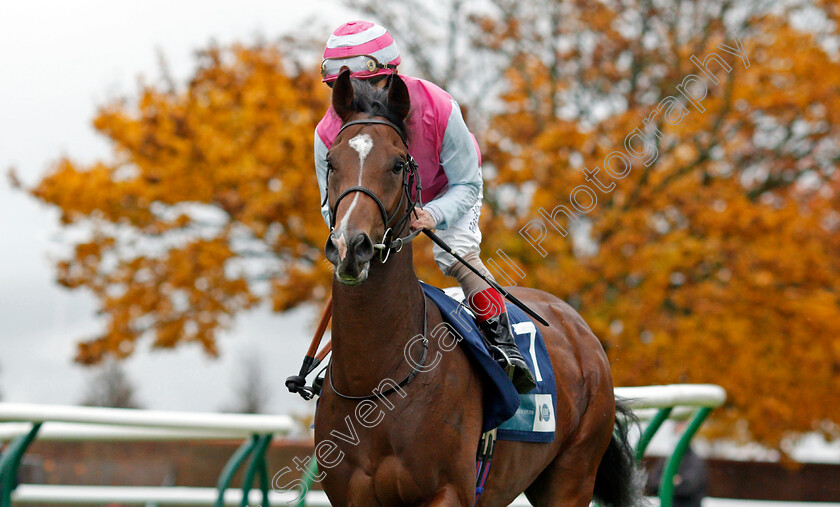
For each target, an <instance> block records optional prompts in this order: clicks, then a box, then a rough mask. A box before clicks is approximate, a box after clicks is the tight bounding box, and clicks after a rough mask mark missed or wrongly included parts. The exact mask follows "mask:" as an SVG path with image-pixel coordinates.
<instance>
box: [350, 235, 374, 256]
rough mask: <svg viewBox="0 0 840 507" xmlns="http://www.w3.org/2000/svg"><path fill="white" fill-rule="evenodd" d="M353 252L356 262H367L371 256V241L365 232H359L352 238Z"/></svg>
mask: <svg viewBox="0 0 840 507" xmlns="http://www.w3.org/2000/svg"><path fill="white" fill-rule="evenodd" d="M353 254H354V256H355V257H356V262H368V261H369V260H371V259H372V258H373V241H371V239H370V236H368V235H367V233H364V232H363V233H361V234H359V235H358V236H356V237H355V238H353Z"/></svg>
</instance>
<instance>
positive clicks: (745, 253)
mask: <svg viewBox="0 0 840 507" xmlns="http://www.w3.org/2000/svg"><path fill="white" fill-rule="evenodd" d="M631 3H633V2H631ZM590 4H591V3H590ZM580 5H583V4H582V3H581V4H580ZM698 5H699V4H698ZM604 9H606V8H605V7H601V8H598V9H592V10H590V9H588V8H583V9H582V10H580V11H574V10H573V11H572V12H566V16H567V17H565V18H564V26H566V27H568V29H569V30H575V31H576V32H577V34H576V36H578V37H585V36H591V37H592V40H594V43H593V45H592V51H591V52H590V53H589V54H579V53H577V51H578V50H579V49H580V48H579V47H574V46H573V49H570V50H569V52H568V53H565V54H561V58H560V61H561V62H562V63H561V66H562V69H564V70H561V71H559V72H558V73H555V75H556V80H557V82H552V80H551V77H550V76H551V75H552V72H551V70H550V69H549V68H548V65H549V63H547V62H546V60H545V59H544V58H541V57H540V55H533V54H530V53H529V52H528V51H527V50H523V51H522V53H521V54H516V55H515V59H518V60H520V61H522V62H523V65H520V66H518V67H515V68H511V69H510V70H509V73H508V75H507V79H508V82H509V84H510V88H509V91H508V92H507V94H506V95H505V97H504V99H505V102H506V105H505V109H506V110H505V112H504V113H502V114H500V115H498V116H496V117H495V118H493V122H492V126H491V130H490V132H489V133H488V135H487V140H488V143H486V144H487V146H486V147H485V148H486V150H485V151H486V157H485V160H486V161H487V162H488V165H492V167H493V168H494V170H495V172H496V173H497V175H498V177H497V178H496V180H495V181H494V182H493V184H492V185H489V187H490V188H489V190H488V194H490V196H495V200H496V201H497V206H496V208H495V209H496V212H495V213H493V215H492V216H486V217H484V218H486V219H488V220H486V221H484V222H483V226H482V229H483V231H484V232H485V237H486V240H485V245H484V246H483V249H484V251H485V252H487V251H492V250H495V248H496V247H501V248H502V249H503V250H505V252H506V253H507V254H508V255H510V256H511V257H513V258H514V259H516V260H517V262H518V263H519V264H520V265H521V266H522V267H523V268H524V270H525V271H526V273H527V277H526V278H525V279H524V280H522V281H521V282H520V283H521V284H523V285H528V286H536V287H538V288H541V289H544V290H547V291H549V292H552V293H554V294H557V295H559V296H560V297H562V298H564V299H566V300H567V301H569V302H570V303H571V304H573V305H574V306H575V307H576V308H577V309H579V310H580V311H581V313H582V314H583V316H584V318H585V319H586V321H587V322H588V323H589V325H590V326H591V327H592V329H593V330H594V331H595V334H596V335H597V336H599V337H600V338H601V340H602V342H603V343H604V345H605V347H606V349H607V351H608V353H609V356H610V358H611V361H612V370H613V374H614V376H615V379H616V384H617V385H644V384H656V383H674V382H692V383H715V384H720V385H722V386H723V387H724V388H726V390H727V392H728V394H729V400H728V402H727V406H726V408H725V409H722V410H718V411H716V417H717V422H718V423H719V424H720V426H721V427H723V428H730V429H729V430H728V432H729V433H730V434H732V433H734V430H732V429H731V428H733V427H734V426H732V425H731V422H732V421H734V420H739V419H745V420H746V421H748V423H749V431H750V433H751V436H752V437H753V438H755V439H757V440H759V441H761V442H764V443H767V444H770V445H773V446H778V445H779V444H780V442H781V440H782V439H783V438H784V437H786V436H788V435H791V434H793V433H795V432H803V431H810V430H814V429H819V424H820V423H821V422H822V421H826V420H833V421H840V405H838V404H837V403H834V401H833V400H835V399H836V396H837V394H836V393H838V392H840V290H838V281H839V280H838V274H840V256H838V254H837V253H838V247H840V214H838V211H840V172H838V171H837V170H836V164H837V160H838V159H839V158H838V156H840V145H839V144H838V141H840V98H838V96H837V94H836V93H831V91H830V90H831V89H833V88H836V87H837V86H838V85H840V64H838V59H837V58H836V57H831V56H830V55H828V54H827V53H826V52H825V51H824V50H822V49H821V48H820V46H819V45H818V44H817V41H816V39H817V38H816V36H815V35H814V34H807V33H802V32H800V31H797V30H794V29H793V28H792V27H791V26H790V25H789V23H788V22H787V21H786V20H785V19H782V18H775V17H771V16H764V17H756V18H753V19H749V20H748V21H747V22H746V23H745V25H744V27H743V31H742V32H741V33H742V35H740V38H741V42H742V43H743V45H744V48H745V52H746V56H747V58H748V59H749V67H748V68H747V66H746V64H745V62H744V61H742V60H741V59H740V58H738V57H736V56H734V55H732V54H730V53H728V52H726V51H723V50H722V49H721V46H720V44H725V45H726V46H727V47H729V48H734V47H735V46H736V41H735V40H734V38H732V37H729V36H728V33H727V31H726V30H724V29H723V27H722V25H721V23H719V22H717V21H716V20H714V19H712V20H708V23H706V21H707V20H706V19H705V18H703V17H702V16H700V17H699V18H698V19H697V27H696V28H695V29H694V30H695V31H689V33H678V32H672V33H669V32H668V31H667V30H665V28H667V26H668V22H669V19H670V17H671V16H674V15H675V14H674V13H673V12H657V11H651V12H649V13H648V17H647V18H646V20H645V23H646V24H647V26H646V27H643V28H642V29H643V30H647V31H648V32H649V33H648V36H649V37H651V38H652V39H651V40H655V41H657V43H655V44H650V45H644V44H640V39H639V35H638V33H634V32H633V31H632V30H629V31H621V30H617V31H614V30H611V29H610V28H609V27H612V28H616V27H618V26H620V25H619V24H616V23H615V22H614V18H615V15H616V14H621V16H619V17H624V16H628V15H631V12H630V11H629V10H630V9H631V8H630V7H628V10H627V11H624V12H621V13H606V12H601V13H597V14H593V13H594V12H595V11H598V10H604ZM524 15H525V14H523V16H524ZM526 21H527V18H526ZM509 22H510V21H509ZM519 22H520V23H521V24H527V23H523V22H522V20H521V19H520V20H519ZM605 23H606V24H605ZM704 23H705V24H704ZM492 31H493V33H505V32H507V31H508V30H506V29H504V28H495V29H492ZM628 32H629V33H632V34H633V35H631V36H627V35H621V34H622V33H624V34H627V33H628ZM567 35H568V34H567ZM536 36H537V35H532V36H531V37H536ZM678 36H679V38H677V37H678ZM522 37H528V36H527V35H526V36H522ZM522 37H520V38H519V39H517V43H518V44H521V45H522V46H523V47H526V48H527V47H528V46H527V41H525V43H523V40H522ZM492 43H493V44H499V41H498V40H493V41H492ZM488 44H490V41H488ZM558 51H561V52H562V51H563V49H562V48H560V49H558ZM713 52H714V53H715V54H717V55H719V56H721V57H723V60H724V61H725V63H726V64H727V65H728V66H729V67H730V69H731V70H730V71H726V70H725V69H723V68H722V67H719V66H718V64H717V63H712V64H710V65H709V67H710V68H711V69H713V72H714V73H715V75H716V77H717V78H719V80H720V83H719V84H717V85H714V84H712V83H711V82H709V83H708V95H707V96H706V97H705V98H704V99H702V101H701V106H702V107H703V108H704V109H705V111H704V112H702V113H701V112H699V110H698V109H696V108H693V107H692V105H691V104H690V103H686V106H685V107H686V108H687V109H688V111H687V113H686V114H685V116H684V118H683V119H682V121H681V122H676V121H672V122H671V123H672V124H669V123H668V122H667V121H665V120H664V119H663V116H664V114H659V115H658V116H656V117H654V119H653V121H652V125H653V126H655V127H656V128H658V129H659V130H660V132H661V133H662V138H661V139H658V140H655V139H656V134H654V133H652V132H649V133H648V138H649V139H651V140H655V145H656V146H657V151H658V154H657V156H656V157H655V160H653V161H652V163H651V165H649V166H645V165H644V164H643V163H642V160H644V159H645V157H639V158H636V157H633V156H631V155H629V154H628V153H629V152H628V148H626V147H625V138H626V137H627V136H628V135H630V134H631V133H632V132H634V129H636V128H637V127H638V128H640V129H641V130H642V132H646V131H647V130H646V127H645V125H644V124H643V120H645V119H646V118H649V116H650V115H651V112H652V111H654V110H655V109H656V107H657V104H658V103H659V102H660V101H661V100H662V99H664V98H665V97H666V96H668V95H672V96H680V94H679V93H678V89H677V86H678V85H680V84H681V83H682V81H683V79H684V78H685V77H686V76H688V75H689V74H699V75H701V76H702V73H701V71H700V70H699V69H698V67H697V66H695V64H693V63H692V61H691V60H690V57H691V56H692V55H695V56H696V57H697V58H698V59H699V60H703V59H704V57H705V55H709V54H711V53H713ZM548 62H550V60H549V61H548ZM665 64H667V65H665ZM814 76H819V80H816V79H815V77H814ZM580 93H588V95H584V98H583V99H581V96H580V95H578V94H580ZM697 95H698V96H699V95H700V93H699V92H697ZM615 104H619V106H618V107H616V106H615ZM555 106H556V109H555ZM596 106H597V107H600V108H612V111H609V112H608V113H607V114H603V115H601V116H598V115H594V114H593V109H594V108H595V107H596ZM663 113H664V111H663ZM674 116H677V114H676V112H675V114H674ZM672 119H673V118H672ZM634 142H635V143H636V144H635V146H636V148H637V149H639V145H640V143H639V139H636V140H635V141H634ZM651 144H653V142H652V143H651ZM614 151H621V152H623V153H625V154H628V155H627V156H628V158H629V159H631V160H632V161H633V162H632V166H631V169H630V172H629V174H627V175H626V176H624V177H623V178H618V177H612V176H610V175H609V174H608V171H607V170H606V168H605V166H604V164H605V162H604V159H605V157H606V156H607V155H608V154H610V153H611V152H614ZM612 167H613V173H617V172H618V170H619V169H621V168H622V165H621V164H620V163H619V162H618V159H616V160H614V161H613V166H612ZM584 168H588V169H589V170H590V171H594V170H595V169H597V168H600V172H599V173H597V178H598V179H599V181H600V185H601V186H602V187H603V188H602V189H598V188H597V186H596V183H595V182H592V181H591V180H590V181H587V179H586V175H585V174H584V173H583V172H582V170H583V169H584ZM613 184H614V185H615V187H613V188H612V189H611V190H607V188H610V187H611V185H613ZM579 185H588V186H589V188H590V189H591V190H592V191H593V193H594V195H595V196H596V197H597V204H596V205H595V206H594V207H593V208H592V209H591V210H588V211H586V208H587V207H588V205H589V203H590V201H589V200H587V198H586V197H585V196H584V195H583V194H579V197H580V203H579V208H581V209H582V210H584V211H582V212H578V213H577V214H576V215H574V216H575V219H574V220H572V219H570V218H568V217H567V216H566V215H565V214H564V213H562V212H559V211H558V213H557V214H556V217H557V219H556V224H557V225H559V227H563V228H564V229H566V230H567V231H568V232H569V235H568V236H567V237H563V236H562V235H561V234H560V232H559V231H558V230H557V229H555V227H554V224H552V223H551V221H550V219H549V218H548V217H546V216H544V215H545V214H547V213H552V210H555V209H556V208H555V207H556V206H558V205H562V206H566V207H567V208H569V209H572V204H571V200H570V193H571V192H572V191H573V189H575V188H576V187H578V186H579ZM511 193H513V195H514V196H515V197H514V198H511V197H510V194H511ZM505 195H507V196H508V197H507V198H503V197H504V196H505ZM491 200H492V198H491ZM540 208H542V209H543V210H544V212H543V213H544V214H540V211H539V210H540ZM534 220H537V221H538V222H539V223H535V222H532V221H534ZM529 223H530V224H531V225H532V226H533V228H532V229H531V231H530V235H531V241H530V242H529V241H528V239H527V238H525V236H524V235H520V237H519V240H520V241H518V242H515V241H514V242H512V241H511V240H510V238H509V237H507V236H508V235H509V234H511V233H512V234H516V233H517V231H519V230H520V229H522V228H523V227H526V226H527V224H529ZM540 223H541V224H542V225H544V226H545V233H546V234H545V239H544V240H542V241H537V240H536V239H538V238H539V234H538V232H539V224H540ZM525 234H528V232H526V233H525ZM531 243H534V244H536V245H537V246H539V247H540V248H542V249H544V252H543V253H544V254H545V256H543V255H542V254H541V253H539V252H538V250H537V248H536V247H535V246H534V245H532V244H531ZM491 249H492V250H491ZM835 436H836V435H835Z"/></svg>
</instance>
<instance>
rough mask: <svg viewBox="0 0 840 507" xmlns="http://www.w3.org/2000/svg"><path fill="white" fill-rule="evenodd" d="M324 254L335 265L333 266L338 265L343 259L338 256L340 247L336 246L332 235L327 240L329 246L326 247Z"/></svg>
mask: <svg viewBox="0 0 840 507" xmlns="http://www.w3.org/2000/svg"><path fill="white" fill-rule="evenodd" d="M324 254H325V255H326V256H327V259H328V260H329V261H330V262H332V263H333V265H336V266H337V265H338V263H339V262H340V261H341V259H340V258H339V256H338V246H337V245H336V244H335V238H334V237H333V235H332V234H330V236H329V237H328V238H327V244H326V245H324Z"/></svg>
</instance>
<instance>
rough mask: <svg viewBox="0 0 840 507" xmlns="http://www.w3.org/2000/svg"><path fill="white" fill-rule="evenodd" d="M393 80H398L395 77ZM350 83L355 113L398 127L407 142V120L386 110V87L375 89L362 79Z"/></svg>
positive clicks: (352, 80)
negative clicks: (379, 118)
mask: <svg viewBox="0 0 840 507" xmlns="http://www.w3.org/2000/svg"><path fill="white" fill-rule="evenodd" d="M394 79H399V78H398V77H396V76H395V77H394ZM350 81H351V83H352V84H353V107H354V108H355V109H356V111H358V112H360V113H366V114H369V115H371V116H380V117H382V118H385V119H386V120H388V121H390V122H391V123H393V124H394V125H396V126H397V127H399V129H400V130H401V131H402V132H403V135H405V136H406V140H408V130H406V120H407V118H401V117H400V116H399V115H398V114H397V113H395V112H393V111H391V110H390V109H389V108H388V87H387V86H386V87H385V88H377V87H376V86H373V85H372V84H370V83H368V82H367V81H366V80H363V79H351V80H350Z"/></svg>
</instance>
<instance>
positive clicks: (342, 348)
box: [332, 245, 424, 395]
mask: <svg viewBox="0 0 840 507" xmlns="http://www.w3.org/2000/svg"><path fill="white" fill-rule="evenodd" d="M423 298H424V296H423V293H422V290H421V288H420V284H419V282H418V280H417V275H415V273H414V266H413V260H412V252H411V245H407V246H406V247H404V248H403V250H402V251H401V252H399V253H392V254H391V258H390V259H388V262H386V263H385V264H380V263H379V262H377V261H372V262H371V266H370V271H369V274H368V279H367V280H366V281H365V282H363V283H362V284H361V285H358V286H355V287H353V286H347V285H344V284H341V283H340V282H338V281H337V280H333V325H332V350H333V352H332V354H333V369H332V371H333V373H332V374H333V375H334V381H335V383H336V386H337V388H338V389H339V390H341V391H343V392H345V393H347V394H352V395H366V394H371V393H369V392H361V391H363V390H366V391H370V390H372V389H373V388H375V387H377V385H378V383H379V381H380V380H381V379H383V378H393V380H396V381H397V382H399V381H400V380H401V378H400V379H397V378H394V377H393V376H400V375H401V376H405V375H407V374H408V373H409V372H410V370H411V368H410V367H409V366H408V363H407V361H406V360H405V359H404V355H403V349H404V347H405V345H406V343H407V342H408V340H409V339H411V338H412V337H413V336H415V335H417V334H419V333H422V332H423V318H424V315H423V308H424V306H423Z"/></svg>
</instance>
